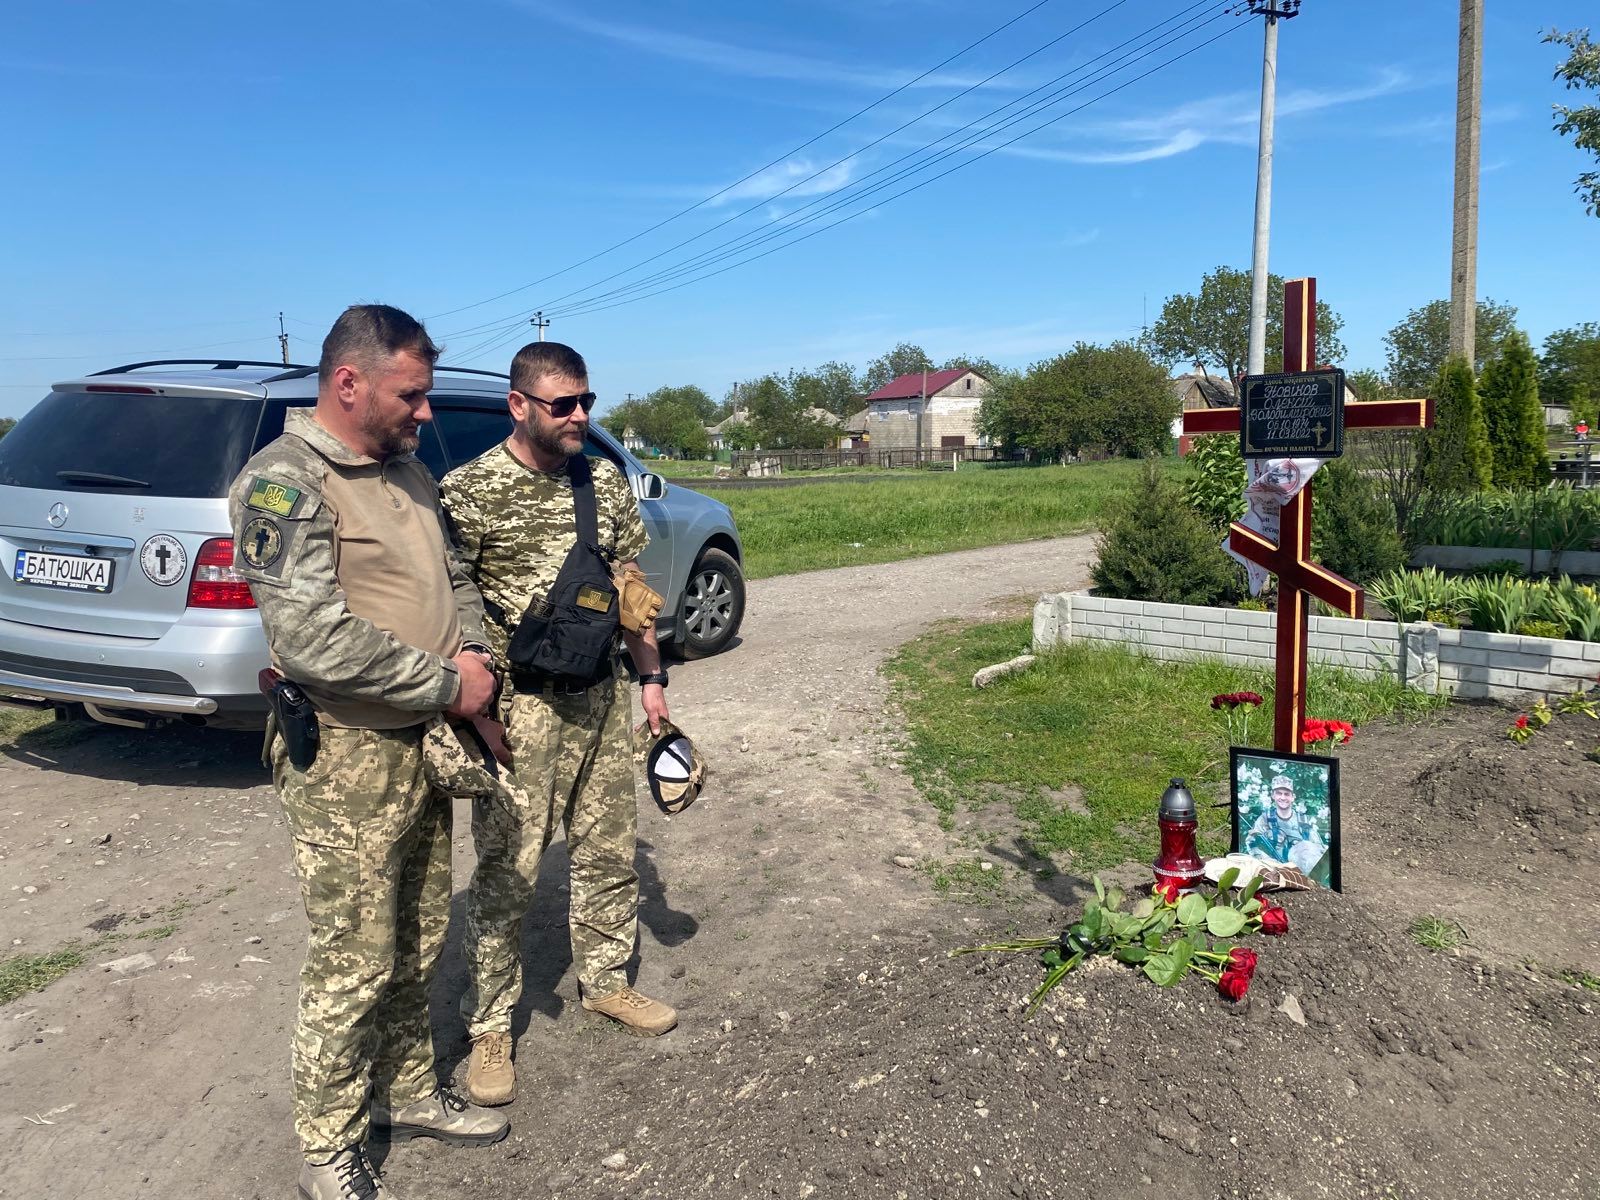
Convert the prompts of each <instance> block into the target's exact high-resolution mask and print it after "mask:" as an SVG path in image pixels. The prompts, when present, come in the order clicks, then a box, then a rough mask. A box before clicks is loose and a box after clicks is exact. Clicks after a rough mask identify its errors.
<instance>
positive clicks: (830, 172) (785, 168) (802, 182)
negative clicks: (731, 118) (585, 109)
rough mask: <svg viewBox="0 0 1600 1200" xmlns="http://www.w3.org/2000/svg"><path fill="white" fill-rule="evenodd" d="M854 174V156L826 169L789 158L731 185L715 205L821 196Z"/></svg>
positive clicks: (805, 161) (803, 160) (805, 160)
mask: <svg viewBox="0 0 1600 1200" xmlns="http://www.w3.org/2000/svg"><path fill="white" fill-rule="evenodd" d="M854 174H855V160H854V159H851V160H849V161H848V162H842V163H835V164H834V165H832V166H830V167H828V168H827V169H826V170H819V168H818V167H817V165H816V164H815V163H813V162H811V161H810V160H809V159H804V158H795V159H790V160H789V161H788V162H783V163H779V164H778V165H777V166H775V167H769V168H767V169H766V170H765V171H762V172H761V173H760V174H758V175H754V176H752V177H751V178H749V179H746V180H745V181H744V182H743V183H739V184H735V185H734V186H733V187H731V188H729V189H728V190H727V191H725V192H723V193H722V194H721V195H720V196H718V197H717V201H716V202H717V204H718V205H719V206H720V205H724V204H738V203H742V202H745V201H749V200H770V199H772V198H773V197H774V196H777V195H780V194H782V195H783V196H785V197H789V196H795V197H799V196H825V195H827V194H828V193H829V192H836V191H838V190H839V189H840V188H842V187H844V186H845V185H846V184H848V183H849V182H850V180H851V177H852V176H853V175H854ZM813 176H814V178H813ZM702 194H704V193H702Z"/></svg>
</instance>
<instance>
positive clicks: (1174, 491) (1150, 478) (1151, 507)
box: [1090, 461, 1241, 604]
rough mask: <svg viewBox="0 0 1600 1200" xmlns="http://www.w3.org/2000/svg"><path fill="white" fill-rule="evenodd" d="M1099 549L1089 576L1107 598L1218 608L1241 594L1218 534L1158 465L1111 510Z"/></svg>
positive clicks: (1147, 468)
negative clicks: (1223, 602) (1163, 474)
mask: <svg viewBox="0 0 1600 1200" xmlns="http://www.w3.org/2000/svg"><path fill="white" fill-rule="evenodd" d="M1095 550H1096V551H1097V554H1098V557H1097V559H1096V561H1095V564H1094V566H1093V568H1091V570H1090V575H1091V577H1092V578H1093V579H1094V584H1095V587H1096V589H1098V590H1099V592H1100V594H1101V595H1103V596H1116V597H1118V598H1120V599H1124V600H1150V601H1153V602H1155V603H1158V604H1215V603H1216V602H1217V601H1219V600H1225V599H1229V598H1231V597H1234V596H1237V595H1239V594H1240V590H1241V589H1240V572H1239V570H1238V568H1237V567H1236V566H1235V565H1234V563H1233V562H1232V561H1231V560H1230V559H1229V558H1228V557H1227V555H1225V554H1223V552H1222V544H1221V542H1220V541H1219V540H1218V538H1217V534H1216V531H1215V530H1214V529H1212V528H1211V526H1210V525H1208V524H1207V523H1206V521H1205V518H1204V517H1202V516H1201V515H1200V514H1199V513H1198V512H1196V511H1195V510H1194V509H1193V508H1192V507H1191V506H1190V505H1188V504H1187V503H1185V502H1184V499H1183V496H1182V495H1181V494H1180V493H1179V491H1178V487H1177V485H1176V484H1174V483H1171V482H1169V481H1168V480H1166V479H1163V478H1162V476H1161V472H1160V470H1159V469H1158V468H1157V466H1156V464H1155V462H1153V461H1150V462H1146V463H1145V467H1144V471H1143V472H1142V474H1141V475H1140V478H1139V482H1138V483H1137V484H1135V485H1134V488H1133V491H1132V493H1131V494H1130V495H1129V496H1127V497H1126V498H1124V499H1122V500H1120V501H1118V502H1116V503H1115V504H1113V505H1112V506H1111V508H1110V510H1109V512H1108V514H1107V520H1106V522H1105V524H1104V525H1102V527H1101V533H1100V537H1099V539H1098V540H1097V541H1096V542H1095Z"/></svg>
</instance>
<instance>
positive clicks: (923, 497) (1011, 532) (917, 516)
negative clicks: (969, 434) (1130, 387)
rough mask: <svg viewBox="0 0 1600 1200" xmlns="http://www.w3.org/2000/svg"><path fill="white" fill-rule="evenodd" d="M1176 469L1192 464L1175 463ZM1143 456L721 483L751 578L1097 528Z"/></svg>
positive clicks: (721, 494)
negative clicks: (849, 479)
mask: <svg viewBox="0 0 1600 1200" xmlns="http://www.w3.org/2000/svg"><path fill="white" fill-rule="evenodd" d="M1169 469H1170V470H1172V471H1173V472H1175V473H1176V472H1180V471H1182V470H1183V469H1184V468H1183V467H1182V466H1181V465H1180V464H1178V463H1177V462H1176V461H1171V462H1170V464H1169ZM1138 473H1139V464H1138V463H1136V462H1131V461H1126V460H1123V461H1111V462H1100V463H1081V464H1077V465H1074V466H1068V467H1034V468H1026V469H1023V468H1016V469H1011V470H1003V471H1000V470H997V471H982V470H962V471H955V472H950V471H941V472H937V473H921V474H919V475H918V476H917V477H916V478H914V479H897V480H894V481H892V482H889V481H885V482H883V483H881V484H880V483H864V484H837V483H819V484H817V485H816V486H814V487H787V488H763V489H758V488H750V489H742V490H734V489H728V490H726V491H718V492H717V493H716V496H717V498H718V499H719V500H721V501H723V502H724V503H725V504H727V505H728V507H729V508H730V509H732V510H733V516H734V520H735V521H736V522H737V523H738V526H739V537H740V539H741V540H742V541H743V543H744V551H745V574H746V575H747V576H748V577H750V578H752V579H766V578H770V577H771V576H774V575H790V574H793V573H794V572H796V571H815V570H819V569H822V568H825V567H848V566H856V565H858V564H862V563H880V562H895V561H898V560H900V559H906V558H918V557H921V556H922V555H925V554H941V553H943V552H945V551H947V550H970V549H974V548H976V547H979V546H997V545H1001V544H1004V543H1007V542H1026V541H1032V540H1034V539H1036V538H1047V537H1059V536H1062V535H1064V534H1069V533H1081V532H1083V531H1084V530H1087V529H1090V528H1093V527H1094V525H1095V523H1096V522H1097V521H1098V519H1099V517H1100V514H1101V513H1102V512H1103V511H1104V509H1105V506H1106V504H1107V502H1108V501H1109V500H1111V499H1112V498H1113V497H1115V496H1117V495H1118V494H1120V493H1121V492H1123V491H1124V490H1126V489H1127V488H1129V487H1131V486H1132V485H1133V482H1134V480H1135V479H1136V477H1137V476H1138Z"/></svg>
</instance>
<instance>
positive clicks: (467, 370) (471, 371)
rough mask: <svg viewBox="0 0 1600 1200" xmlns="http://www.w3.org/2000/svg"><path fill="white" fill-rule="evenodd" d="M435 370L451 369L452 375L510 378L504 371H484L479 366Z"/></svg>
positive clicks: (447, 369) (447, 368) (445, 368)
mask: <svg viewBox="0 0 1600 1200" xmlns="http://www.w3.org/2000/svg"><path fill="white" fill-rule="evenodd" d="M433 369H434V370H435V371H449V372H450V373H451V374H452V375H486V376H488V377H489V378H490V379H510V378H511V376H509V375H507V374H506V373H505V372H504V371H484V370H481V369H479V368H478V367H434V368H433Z"/></svg>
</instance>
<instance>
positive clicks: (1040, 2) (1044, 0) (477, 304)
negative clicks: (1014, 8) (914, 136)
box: [427, 0, 1051, 321]
mask: <svg viewBox="0 0 1600 1200" xmlns="http://www.w3.org/2000/svg"><path fill="white" fill-rule="evenodd" d="M1050 2H1051V0H1037V3H1035V4H1033V5H1031V6H1029V7H1028V8H1026V9H1024V10H1023V11H1022V12H1020V13H1018V14H1017V15H1016V16H1014V17H1012V18H1011V19H1010V20H1009V21H1007V22H1005V24H1003V25H1000V26H998V27H996V28H995V29H992V30H990V31H989V32H988V33H986V34H984V35H983V36H982V37H981V38H979V39H978V40H977V41H975V42H972V43H970V44H969V45H967V46H964V47H962V48H961V49H960V50H957V51H956V52H955V53H954V54H952V55H950V56H949V57H948V58H945V59H943V60H942V61H940V62H938V63H935V64H934V65H933V66H931V67H929V68H928V69H927V70H926V71H923V72H922V73H921V74H920V75H917V76H915V77H914V78H912V79H908V80H906V82H905V83H902V84H901V85H900V86H899V87H897V88H895V89H894V90H893V91H890V92H887V93H885V94H884V95H882V96H879V97H878V98H877V99H876V100H874V101H873V102H872V103H871V104H868V105H867V106H866V107H864V108H861V109H858V110H857V111H855V112H853V113H851V114H850V115H849V116H848V117H846V118H845V119H844V120H842V121H840V122H838V123H837V124H835V125H832V126H829V127H828V128H827V129H824V130H823V131H822V132H821V133H819V134H817V135H816V136H815V137H812V138H809V139H807V140H806V141H804V142H801V143H800V144H799V145H798V146H796V147H795V148H794V149H792V150H788V151H785V152H784V153H783V154H780V155H779V156H778V157H777V158H775V159H773V160H772V161H771V162H769V163H766V164H765V165H764V166H760V167H757V168H756V169H755V170H754V171H751V172H750V174H748V175H746V176H744V177H743V178H742V179H736V180H734V181H733V182H732V183H730V184H728V185H727V186H726V187H724V188H721V189H720V190H718V191H715V192H712V193H711V195H709V196H707V197H706V198H705V199H704V200H697V201H696V202H695V203H693V204H691V205H689V207H688V208H685V209H682V210H681V211H679V212H676V213H674V214H672V215H671V216H670V217H666V218H664V219H663V220H660V221H657V222H656V223H655V224H654V225H651V226H650V227H649V228H648V229H641V230H640V231H639V232H638V233H636V234H634V235H633V236H631V237H627V238H624V239H623V240H622V241H620V242H617V243H615V244H614V245H611V246H607V247H606V248H605V249H604V250H600V251H597V252H596V253H594V254H591V255H589V257H588V258H585V259H581V260H579V261H578V262H575V263H572V264H571V265H569V266H565V267H562V268H561V269H560V270H559V271H554V272H552V273H551V274H549V275H545V276H543V277H541V278H539V279H535V280H534V281H533V282H532V283H525V284H522V285H521V286H520V287H514V288H512V289H511V290H510V291H506V292H501V293H500V294H499V295H497V296H490V297H489V298H488V299H487V300H477V301H474V302H473V303H471V304H463V305H461V306H460V307H459V308H451V309H446V310H445V311H444V312H439V313H434V314H432V315H431V316H429V317H428V318H427V319H428V320H430V321H433V320H437V319H438V318H440V317H450V316H454V315H455V314H456V313H461V312H467V311H468V310H469V309H474V308H482V307H483V306H484V305H485V304H493V303H494V302H495V301H497V300H504V299H505V298H506V297H508V296H515V295H518V294H519V293H521V292H525V291H527V290H528V289H529V288H534V287H538V286H539V284H541V283H548V282H549V281H550V280H552V279H557V278H559V277H560V276H562V275H565V274H566V273H567V272H568V271H575V270H577V269H578V268H579V267H582V266H587V265H588V264H589V263H592V262H594V261H595V260H596V259H597V258H603V257H604V256H606V255H607V254H610V253H611V252H612V251H613V250H620V249H622V247H624V246H627V245H631V244H632V243H633V242H636V241H638V240H639V239H640V238H642V237H645V236H647V235H649V234H651V233H654V232H655V231H656V230H658V229H661V228H662V227H664V226H666V225H670V224H671V223H672V222H674V221H676V220H678V219H679V218H680V217H686V216H688V215H689V214H690V213H692V212H694V211H696V210H697V209H700V208H703V207H705V206H706V205H707V204H709V203H711V202H712V201H713V200H715V199H717V198H718V197H720V196H723V195H726V194H727V193H728V192H730V191H732V190H733V189H734V188H736V187H738V186H739V185H740V184H741V183H748V182H749V181H750V180H752V179H754V178H755V177H756V176H758V175H760V174H761V173H762V172H763V171H770V170H771V169H772V168H773V167H775V166H777V165H779V164H780V163H782V162H784V161H785V160H787V159H789V158H791V157H793V156H794V155H796V154H798V153H800V151H802V150H804V149H806V148H807V147H808V146H812V145H815V144H816V143H817V142H819V141H821V140H822V139H823V138H825V137H827V136H828V135H829V134H831V133H836V132H838V131H839V130H840V129H843V128H844V127H845V126H846V125H848V124H850V122H852V121H854V120H855V119H856V118H858V117H863V116H865V115H866V114H867V113H869V112H871V111H872V110H873V109H875V108H877V107H878V106H879V105H880V104H884V103H886V102H887V101H889V100H892V99H894V98H895V97H896V96H898V95H899V94H900V93H901V92H903V91H905V90H906V89H907V88H909V87H913V86H915V85H916V84H918V83H921V82H922V81H923V80H924V79H926V78H928V76H930V75H932V74H933V73H934V72H935V71H938V70H940V69H941V68H943V67H947V66H949V65H950V64H951V63H953V62H955V61H956V59H958V58H961V57H962V56H963V55H966V54H969V53H970V52H972V51H973V50H976V49H977V48H978V47H979V46H981V45H983V43H985V42H987V41H988V40H989V39H990V38H993V37H996V36H997V35H999V34H1001V33H1004V32H1005V31H1006V30H1007V29H1010V28H1011V26H1013V25H1015V24H1016V23H1017V22H1018V21H1020V20H1022V19H1023V18H1024V17H1027V16H1030V15H1031V14H1033V13H1035V12H1037V11H1038V10H1039V9H1041V8H1043V7H1044V6H1045V5H1046V4H1049V3H1050Z"/></svg>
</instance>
